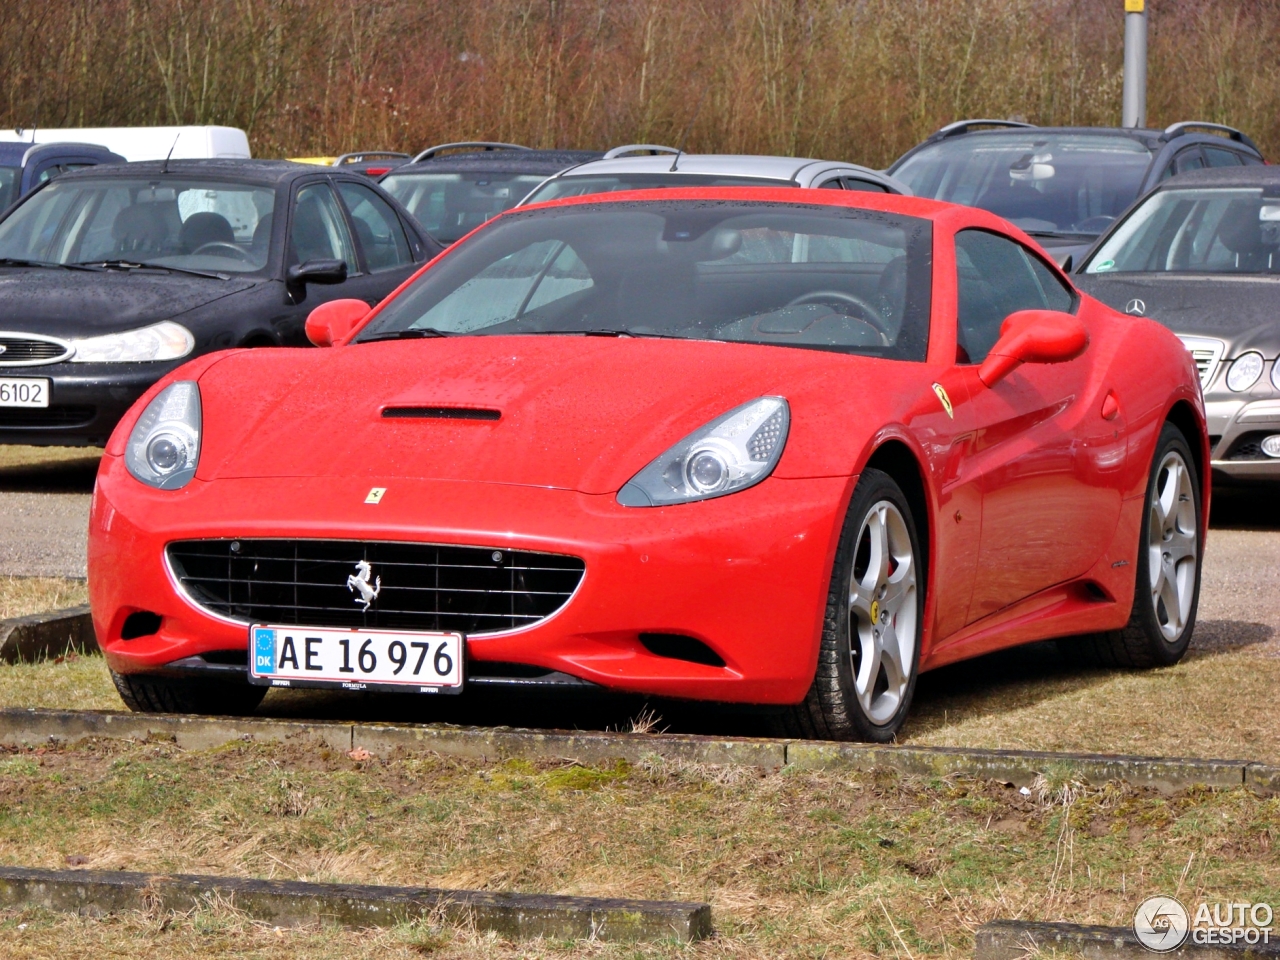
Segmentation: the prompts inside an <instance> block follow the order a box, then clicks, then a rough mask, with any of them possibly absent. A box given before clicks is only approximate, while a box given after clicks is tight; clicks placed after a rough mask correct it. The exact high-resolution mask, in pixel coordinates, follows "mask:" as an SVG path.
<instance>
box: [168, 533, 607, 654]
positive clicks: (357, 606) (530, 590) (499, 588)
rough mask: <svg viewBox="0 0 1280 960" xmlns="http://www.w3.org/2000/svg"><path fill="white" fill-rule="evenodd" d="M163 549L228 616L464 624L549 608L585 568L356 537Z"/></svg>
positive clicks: (519, 619)
mask: <svg viewBox="0 0 1280 960" xmlns="http://www.w3.org/2000/svg"><path fill="white" fill-rule="evenodd" d="M167 553H168V558H169V565H170V568H171V569H172V570H173V574H174V576H175V577H176V578H177V580H178V581H179V582H180V583H181V584H182V586H183V588H184V589H185V590H186V592H187V595H188V596H189V597H191V599H192V600H193V601H194V602H195V603H197V604H198V605H199V606H201V607H203V608H204V609H206V610H208V611H210V612H211V613H215V614H218V615H219V616H222V617H228V618H230V619H232V620H240V621H243V622H245V623H278V624H281V625H287V626H291V625H294V624H297V625H299V626H313V627H353V628H361V629H379V628H381V629H396V630H457V631H460V632H463V633H494V632H497V631H502V630H513V629H516V628H517V627H527V626H530V625H531V624H535V623H537V622H538V621H539V620H543V619H545V618H547V617H549V616H551V614H553V613H555V612H556V611H557V610H559V609H560V608H561V607H563V606H564V605H565V603H567V602H568V600H569V598H570V597H571V596H572V595H573V592H574V590H576V589H577V587H578V583H579V582H580V581H581V580H582V575H583V572H584V571H585V569H586V565H585V564H584V563H583V562H582V560H580V559H579V558H577V557H567V556H562V555H560V554H554V553H526V552H522V551H508V550H500V549H497V548H494V547H453V546H437V545H433V544H425V543H396V542H364V541H359V540H186V541H179V542H176V543H171V544H169V547H168V550H167ZM361 561H364V562H366V563H368V564H369V574H368V577H367V581H368V584H369V587H371V588H377V596H376V597H374V598H372V599H371V601H370V603H369V608H368V610H365V609H364V604H363V602H360V601H359V600H358V597H359V586H360V573H361V572H362V571H361V569H360V568H358V567H357V564H359V563H360V562H361ZM349 580H350V581H355V582H352V583H350V585H349Z"/></svg>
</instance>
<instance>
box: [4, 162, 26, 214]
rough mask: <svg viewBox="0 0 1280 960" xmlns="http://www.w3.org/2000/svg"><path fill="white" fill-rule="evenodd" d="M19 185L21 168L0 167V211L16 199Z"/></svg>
mask: <svg viewBox="0 0 1280 960" xmlns="http://www.w3.org/2000/svg"><path fill="white" fill-rule="evenodd" d="M20 183H22V168H21V167H0V210H3V209H4V208H5V207H7V206H9V204H11V203H13V201H15V200H17V199H18V185H19V184H20Z"/></svg>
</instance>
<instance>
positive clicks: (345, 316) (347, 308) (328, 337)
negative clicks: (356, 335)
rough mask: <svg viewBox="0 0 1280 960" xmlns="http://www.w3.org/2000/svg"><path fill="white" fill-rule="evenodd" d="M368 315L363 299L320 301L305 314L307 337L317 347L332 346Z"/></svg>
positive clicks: (366, 305)
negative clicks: (320, 302) (318, 304)
mask: <svg viewBox="0 0 1280 960" xmlns="http://www.w3.org/2000/svg"><path fill="white" fill-rule="evenodd" d="M339 262H340V261H339ZM368 315H369V305H368V304H367V303H365V302H364V301H363V300H330V301H329V302H328V303H322V304H320V306H318V307H316V308H315V309H314V310H312V311H311V313H310V314H308V315H307V339H308V340H310V341H311V342H312V343H314V344H315V345H316V346H317V347H332V346H333V345H334V343H336V342H337V341H339V340H343V339H345V338H346V337H347V335H348V334H350V333H351V331H352V330H354V329H355V328H356V325H357V324H358V323H359V322H360V321H361V320H363V319H364V318H365V317H367V316H368Z"/></svg>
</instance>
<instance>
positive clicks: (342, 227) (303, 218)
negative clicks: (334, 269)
mask: <svg viewBox="0 0 1280 960" xmlns="http://www.w3.org/2000/svg"><path fill="white" fill-rule="evenodd" d="M289 257H290V262H291V263H306V262H307V261H308V260H343V261H345V262H346V264H347V272H348V273H355V272H356V270H357V267H356V258H355V256H354V254H353V253H352V250H351V235H350V234H349V233H347V222H346V219H345V218H344V217H343V216H342V210H341V209H340V208H339V207H338V198H337V197H335V196H334V195H333V191H332V190H331V189H330V188H329V185H328V184H327V183H312V184H308V185H307V186H305V187H303V188H302V189H301V190H299V191H298V196H297V198H296V199H295V200H294V201H293V226H292V232H291V234H290V236H289Z"/></svg>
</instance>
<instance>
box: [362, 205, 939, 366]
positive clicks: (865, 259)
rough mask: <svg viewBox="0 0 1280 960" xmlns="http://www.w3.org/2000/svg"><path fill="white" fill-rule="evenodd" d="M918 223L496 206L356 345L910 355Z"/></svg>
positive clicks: (917, 336) (654, 208) (829, 210)
mask: <svg viewBox="0 0 1280 960" xmlns="http://www.w3.org/2000/svg"><path fill="white" fill-rule="evenodd" d="M931 227H932V225H931V224H930V223H929V221H927V220H920V219H917V218H914V217H902V216H893V215H888V214H884V213H880V212H875V211H870V210H859V209H856V208H849V207H821V206H808V205H804V206H801V205H795V206H793V205H790V204H771V203H751V202H742V201H739V202H726V201H651V202H630V203H610V204H591V205H587V206H571V207H553V208H550V209H543V210H530V211H529V212H527V213H516V214H510V215H508V216H507V217H504V218H503V219H502V220H501V221H499V222H498V223H495V224H494V225H493V226H491V227H489V228H488V229H486V230H485V231H484V232H482V233H480V234H479V235H477V236H476V237H475V238H474V239H473V240H470V241H468V242H467V243H466V244H464V245H463V246H462V247H461V248H459V249H458V250H457V251H455V252H454V253H451V254H449V255H448V256H446V257H445V258H444V259H443V260H442V261H441V262H440V263H439V264H437V265H436V266H434V267H432V268H431V269H430V270H428V271H427V272H426V273H425V274H423V275H422V277H421V278H420V279H418V280H417V281H416V282H415V283H414V284H413V286H411V287H410V288H409V289H408V290H406V291H405V292H404V293H402V294H400V295H399V296H398V297H396V298H395V299H394V300H392V301H390V302H389V303H388V304H387V305H386V306H385V307H384V308H383V310H382V312H381V313H380V314H379V315H378V316H377V317H376V318H375V319H374V320H373V322H372V323H371V324H370V325H369V327H368V328H366V329H365V330H364V331H362V332H361V334H360V336H359V338H358V339H359V340H361V341H369V340H378V339H387V338H390V337H397V336H415V335H419V336H425V335H432V336H439V335H450V334H545V333H563V334H595V335H619V336H625V335H629V336H661V337H675V338H681V339H690V340H727V341H735V342H742V343H766V344H782V345H790V346H804V347H816V348H825V349H831V350H840V351H844V352H848V353H866V354H872V355H875V356H883V357H893V358H897V359H903V360H919V361H922V360H924V356H925V346H926V343H927V340H928V324H929V294H930V285H931V280H932V275H931V269H932V267H931V261H930V257H931V250H932V232H931Z"/></svg>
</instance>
